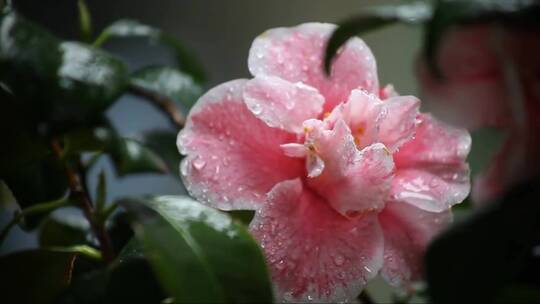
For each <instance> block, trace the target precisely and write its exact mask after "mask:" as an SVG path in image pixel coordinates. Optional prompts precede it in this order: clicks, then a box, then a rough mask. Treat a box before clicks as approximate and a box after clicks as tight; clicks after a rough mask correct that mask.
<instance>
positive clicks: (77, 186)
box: [51, 140, 114, 263]
mask: <svg viewBox="0 0 540 304" xmlns="http://www.w3.org/2000/svg"><path fill="white" fill-rule="evenodd" d="M51 145H52V149H53V152H54V154H55V155H56V157H58V158H59V159H61V158H62V148H61V147H60V144H59V143H58V141H56V140H53V141H52V144H51ZM65 171H66V175H67V178H68V183H69V189H70V192H71V195H72V197H73V198H74V199H76V200H77V202H78V203H79V207H80V208H81V209H82V211H83V213H84V216H85V217H86V219H87V220H88V222H89V223H90V226H91V227H92V230H93V231H94V234H95V236H96V238H97V239H98V241H99V246H100V248H101V252H102V254H103V260H104V261H105V262H106V263H110V262H112V260H113V259H114V254H113V249H112V248H113V247H112V243H111V239H110V237H109V235H108V234H107V231H106V230H105V226H104V225H103V223H102V222H100V221H98V220H97V218H96V214H95V212H94V207H92V203H91V202H90V198H89V196H88V192H86V191H85V188H86V187H85V186H83V185H82V184H81V180H80V178H79V175H77V173H76V172H75V171H73V170H72V169H71V168H70V167H69V166H68V165H65ZM81 175H84V172H81Z"/></svg>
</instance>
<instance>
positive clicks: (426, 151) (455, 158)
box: [391, 114, 471, 212]
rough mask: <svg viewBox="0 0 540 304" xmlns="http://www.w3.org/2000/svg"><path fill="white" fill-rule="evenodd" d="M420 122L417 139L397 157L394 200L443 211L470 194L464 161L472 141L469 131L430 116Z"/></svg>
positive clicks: (467, 172)
mask: <svg viewBox="0 0 540 304" xmlns="http://www.w3.org/2000/svg"><path fill="white" fill-rule="evenodd" d="M419 121H420V124H419V126H418V128H417V130H416V136H415V138H414V139H413V140H411V141H409V142H408V143H406V144H405V145H404V146H403V147H401V149H400V150H399V151H398V152H397V153H395V154H394V161H395V163H396V176H395V178H394V179H393V181H392V188H391V192H392V199H395V200H398V201H405V202H407V203H410V204H413V205H415V206H417V207H418V208H421V209H424V210H427V211H433V212H440V211H444V210H447V209H448V208H450V207H451V206H453V205H454V204H457V203H460V202H462V201H463V200H464V199H465V198H466V197H467V195H468V194H469V191H470V178H469V166H468V165H467V163H466V162H465V160H466V158H467V155H468V153H469V150H470V148H471V137H470V135H469V133H468V132H467V131H466V130H463V129H457V128H454V127H451V126H449V125H447V124H445V123H443V122H440V121H437V120H435V119H434V118H433V117H432V116H430V115H424V114H421V115H419Z"/></svg>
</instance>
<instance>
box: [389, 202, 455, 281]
mask: <svg viewBox="0 0 540 304" xmlns="http://www.w3.org/2000/svg"><path fill="white" fill-rule="evenodd" d="M379 221H380V223H381V227H382V229H383V233H384V266H383V268H382V270H381V275H382V276H383V278H384V279H385V280H386V281H387V282H388V283H389V284H391V285H394V286H402V287H406V286H407V285H410V283H413V282H414V281H417V280H419V279H420V278H421V277H422V273H423V257H424V253H425V250H426V247H427V244H428V243H429V241H431V239H432V238H433V236H435V235H436V234H438V233H439V232H440V231H441V230H442V229H443V228H445V227H446V226H447V225H448V224H449V223H450V222H451V221H452V213H451V212H450V210H446V211H443V212H438V213H433V212H429V211H425V210H422V209H419V208H416V207H414V206H412V205H410V204H406V203H403V202H388V203H387V204H386V207H385V208H384V210H383V211H382V212H381V213H380V214H379Z"/></svg>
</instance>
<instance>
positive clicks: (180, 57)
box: [94, 19, 205, 82]
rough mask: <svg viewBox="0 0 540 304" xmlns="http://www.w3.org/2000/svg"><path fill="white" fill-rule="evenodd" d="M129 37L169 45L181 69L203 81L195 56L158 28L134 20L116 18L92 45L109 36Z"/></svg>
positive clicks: (102, 41)
mask: <svg viewBox="0 0 540 304" xmlns="http://www.w3.org/2000/svg"><path fill="white" fill-rule="evenodd" d="M130 37H137V38H145V39H148V40H149V41H150V42H151V43H156V42H159V43H161V44H164V45H166V46H168V47H170V48H171V49H172V50H173V51H174V53H175V55H176V59H177V61H178V66H179V68H180V69H181V70H182V71H184V72H186V73H188V74H189V75H191V76H192V77H193V79H195V80H196V81H199V82H203V81H204V80H205V75H204V70H203V68H202V65H201V64H200V63H199V62H198V61H197V59H196V58H195V56H194V55H193V54H192V53H191V52H190V51H189V50H187V49H186V48H185V47H184V46H183V45H182V43H180V41H178V40H177V39H176V38H174V37H172V36H170V35H168V34H166V33H163V32H162V31H161V30H160V29H158V28H155V27H152V26H150V25H147V24H143V23H140V22H139V21H136V20H128V19H124V20H118V21H116V22H114V23H113V24H111V25H109V26H108V27H107V28H105V30H103V32H102V33H101V35H100V36H99V37H98V38H97V39H96V41H95V42H94V46H98V47H99V46H101V45H103V43H105V42H106V41H107V40H109V39H111V38H130Z"/></svg>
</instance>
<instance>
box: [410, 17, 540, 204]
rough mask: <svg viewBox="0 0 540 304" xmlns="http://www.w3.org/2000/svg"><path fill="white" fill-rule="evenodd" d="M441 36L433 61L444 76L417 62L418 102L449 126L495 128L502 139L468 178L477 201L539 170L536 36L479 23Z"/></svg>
mask: <svg viewBox="0 0 540 304" xmlns="http://www.w3.org/2000/svg"><path fill="white" fill-rule="evenodd" d="M445 35H446V36H445V37H444V39H443V42H442V44H441V46H440V49H439V51H438V53H437V58H436V62H437V64H438V66H439V68H440V70H441V74H442V77H443V78H438V77H435V76H434V74H433V73H431V71H430V70H429V69H428V68H427V65H426V63H425V61H424V60H423V59H422V60H420V61H419V68H418V76H419V77H418V78H419V80H420V83H421V89H422V95H423V98H424V99H425V100H426V101H427V104H428V105H429V106H430V109H431V110H432V111H434V112H435V113H436V114H438V115H440V116H441V117H442V118H443V119H446V120H448V121H450V122H451V123H453V124H457V125H461V126H464V127H467V128H469V129H471V130H474V129H478V128H481V127H495V128H499V129H501V130H503V131H504V132H505V135H506V139H505V142H504V143H503V145H502V147H501V148H500V150H499V151H497V153H496V155H495V156H494V159H493V160H492V162H491V163H490V165H489V167H488V168H487V170H485V172H482V173H480V175H479V176H476V177H475V178H474V180H473V193H472V195H473V199H474V201H475V202H479V203H482V202H485V201H490V200H493V199H495V198H496V197H497V196H499V195H501V194H502V193H504V192H505V191H506V190H509V188H510V187H511V186H513V185H514V184H516V183H518V182H521V181H523V180H524V179H526V178H528V177H531V176H532V175H535V174H538V173H539V172H540V162H538V160H537V159H538V157H537V155H538V154H539V153H540V144H539V143H540V138H539V136H540V134H539V133H538V132H536V130H538V128H539V127H540V120H538V117H540V116H539V115H538V114H540V56H538V54H539V53H540V40H539V39H538V37H539V35H540V32H539V31H538V29H531V28H522V27H516V28H509V27H502V26H500V25H493V24H489V25H488V24H481V25H471V26H463V27H461V28H458V29H456V30H453V31H451V32H449V33H448V34H445Z"/></svg>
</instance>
